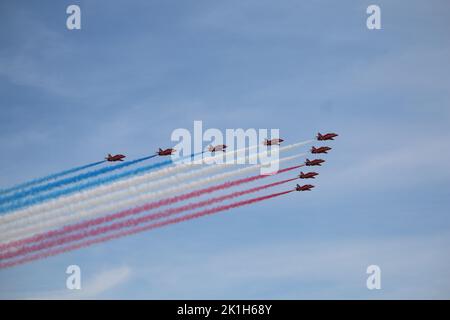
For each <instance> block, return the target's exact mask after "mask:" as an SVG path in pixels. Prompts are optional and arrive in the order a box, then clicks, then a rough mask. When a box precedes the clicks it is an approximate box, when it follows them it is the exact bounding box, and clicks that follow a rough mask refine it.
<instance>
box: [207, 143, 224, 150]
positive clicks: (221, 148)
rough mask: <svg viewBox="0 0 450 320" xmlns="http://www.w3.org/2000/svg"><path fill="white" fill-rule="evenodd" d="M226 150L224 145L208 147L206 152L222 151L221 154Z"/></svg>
mask: <svg viewBox="0 0 450 320" xmlns="http://www.w3.org/2000/svg"><path fill="white" fill-rule="evenodd" d="M226 148H227V146H226V145H224V144H219V145H217V146H215V147H213V146H211V145H210V146H209V147H208V151H209V152H216V151H223V152H225V149H226Z"/></svg>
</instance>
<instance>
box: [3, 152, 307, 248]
mask: <svg viewBox="0 0 450 320" xmlns="http://www.w3.org/2000/svg"><path fill="white" fill-rule="evenodd" d="M280 150H281V149H280ZM305 155H306V153H300V154H296V155H293V156H289V157H285V158H281V159H279V160H277V161H274V162H279V163H281V162H285V161H290V160H293V159H296V158H299V157H302V156H305ZM225 165H226V164H225ZM262 166H263V164H257V165H253V166H250V167H246V168H241V169H236V170H232V171H229V172H225V173H222V174H217V175H214V176H212V177H206V178H203V179H201V180H197V181H194V182H190V183H185V184H181V185H177V186H176V187H172V188H168V189H165V190H162V191H158V192H154V193H149V194H143V195H138V196H133V197H132V198H126V199H124V200H122V201H118V202H115V203H109V204H108V205H107V206H103V207H94V208H90V209H89V210H86V211H81V212H78V213H75V214H72V215H69V216H67V215H64V216H57V217H55V218H54V219H52V220H49V221H41V220H38V221H36V222H35V223H33V224H29V225H28V226H25V227H24V228H20V229H15V230H10V231H9V232H7V233H6V234H4V235H3V234H2V239H1V242H5V243H7V242H10V241H16V240H20V239H23V238H26V237H30V236H32V235H34V234H37V233H42V232H45V231H48V230H50V229H52V228H55V227H60V226H63V225H67V224H70V223H73V222H76V221H80V220H82V219H86V218H93V217H95V216H99V215H103V214H107V213H110V212H117V211H120V210H122V209H125V208H129V207H134V206H137V205H139V204H140V203H145V202H148V201H150V200H155V199H160V198H164V197H167V196H171V195H174V194H176V193H177V192H183V191H186V190H191V189H193V188H198V187H201V186H203V185H207V184H209V183H213V182H218V181H221V180H225V179H228V178H231V177H233V176H236V175H241V174H245V173H248V172H252V171H255V170H258V169H259V168H261V167H262ZM207 169H209V168H207ZM199 171H201V170H199Z"/></svg>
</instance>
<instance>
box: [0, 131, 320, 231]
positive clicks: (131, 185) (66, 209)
mask: <svg viewBox="0 0 450 320" xmlns="http://www.w3.org/2000/svg"><path fill="white" fill-rule="evenodd" d="M311 141H312V140H308V141H303V142H298V143H294V144H291V145H288V146H285V147H282V148H280V149H279V150H278V152H281V151H286V150H290V149H293V148H296V147H299V146H302V145H305V144H307V143H310V142H311ZM250 148H252V147H249V148H244V149H238V150H236V151H234V153H238V152H239V151H245V150H246V149H250ZM302 155H303V154H302ZM258 156H259V154H256V155H253V156H250V157H248V159H252V158H257V157H258ZM298 156H299V155H297V156H295V157H298ZM218 157H220V156H217V157H210V158H206V159H205V160H207V159H209V160H214V159H217V158H218ZM290 159H294V158H286V159H284V160H282V161H287V160H290ZM274 162H277V161H274ZM182 166H185V165H181V166H180V167H182ZM188 166H191V165H188ZM224 167H228V164H218V165H215V166H208V167H206V168H202V169H200V170H197V171H193V172H191V173H188V174H184V175H181V176H175V175H172V176H171V177H168V178H165V179H164V180H159V181H158V180H156V181H155V180H154V178H155V177H158V176H164V175H165V174H169V173H172V174H173V173H174V171H175V170H173V169H176V168H177V167H171V168H166V169H162V170H159V171H156V172H150V173H147V174H146V175H142V176H137V177H133V178H130V179H128V180H122V181H116V182H114V183H112V184H110V185H104V186H100V187H98V188H95V189H91V190H84V191H82V192H81V194H80V193H77V194H74V195H72V196H70V197H66V198H63V199H56V200H54V201H51V202H49V203H44V204H41V205H37V206H34V207H31V208H28V209H25V210H22V211H20V212H14V213H12V214H9V215H4V216H1V217H0V222H1V225H0V234H1V236H0V239H2V238H5V237H6V233H7V232H8V231H10V230H11V227H14V226H13V225H11V223H8V222H13V221H16V220H18V219H20V218H28V217H30V218H31V217H32V219H34V220H35V221H36V222H39V223H42V221H43V220H44V219H46V218H50V217H52V216H58V215H68V216H70V215H73V214H74V213H75V212H78V211H80V210H82V209H84V208H90V210H88V212H92V213H88V212H81V214H82V215H86V216H90V215H96V214H94V213H93V212H96V211H98V210H100V209H99V208H94V207H98V206H100V205H102V204H105V203H106V204H110V205H109V208H110V209H109V208H105V209H104V210H103V211H102V212H106V213H107V212H109V211H111V210H115V209H116V208H115V206H117V204H116V203H114V204H113V202H115V201H118V200H119V199H120V198H121V197H131V196H133V195H136V196H137V195H138V194H139V193H147V192H149V191H151V190H153V189H155V188H159V189H161V187H162V186H163V185H165V184H179V183H180V182H182V181H183V180H188V179H192V178H195V177H197V176H200V175H205V174H209V173H211V172H213V171H217V170H220V169H221V168H224ZM260 167H261V165H257V166H254V167H253V168H254V169H257V168H260ZM185 168H186V167H184V168H180V170H179V171H183V170H184V169H185ZM250 168H252V167H250ZM244 170H245V169H244ZM175 172H176V171H175ZM244 172H245V171H244ZM225 177H227V176H225ZM225 177H224V178H225ZM152 178H153V179H152ZM144 179H145V180H144ZM147 181H148V182H147ZM194 186H195V185H194ZM187 187H192V186H190V185H188V186H187ZM116 191H117V192H116ZM102 194H105V195H104V196H98V197H95V196H96V195H102ZM89 195H91V196H92V199H91V200H89V201H88V200H85V199H86V197H88V196H89ZM83 200H85V201H84V202H83ZM146 200H149V199H148V198H147V199H146ZM134 202H135V200H132V201H128V202H126V204H127V205H133V204H134ZM58 203H61V204H62V205H64V206H63V207H62V208H61V209H60V210H57V211H55V212H54V211H52V209H53V208H54V207H58V206H59V205H58ZM124 205H125V204H124ZM93 210H94V211H93ZM44 215H45V216H44ZM32 221H33V220H25V219H23V220H21V221H17V222H16V224H15V226H17V225H20V224H23V223H31V222H32ZM72 221H74V220H69V221H66V222H72ZM20 222H21V223H20ZM3 230H5V232H6V233H5V232H2V231H3Z"/></svg>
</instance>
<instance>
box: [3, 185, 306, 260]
mask: <svg viewBox="0 0 450 320" xmlns="http://www.w3.org/2000/svg"><path fill="white" fill-rule="evenodd" d="M296 179H298V178H297V177H295V178H291V179H286V180H281V181H278V182H274V183H270V184H266V185H262V186H259V187H254V188H251V189H247V190H243V191H237V192H234V193H231V194H227V195H223V196H219V197H215V198H211V199H208V200H204V201H201V202H197V203H190V204H187V205H184V206H181V207H178V208H169V209H167V210H164V211H161V212H157V213H153V214H149V215H145V216H143V217H139V218H131V219H128V220H125V221H120V222H116V223H113V224H110V225H107V226H103V227H98V228H95V229H90V230H83V231H81V232H79V233H75V234H69V235H66V236H63V237H61V238H57V239H54V240H51V239H50V240H49V241H43V242H41V243H38V244H35V245H31V246H23V247H21V248H18V249H17V250H12V251H8V252H4V253H2V254H0V260H2V259H10V258H14V257H17V256H20V255H25V254H29V253H32V252H34V251H40V250H44V249H48V248H51V247H55V246H60V245H63V244H66V243H68V242H73V241H79V240H82V239H84V238H88V237H95V236H98V235H101V234H104V233H107V232H111V231H117V230H120V229H122V228H128V227H133V226H136V225H139V224H142V223H145V222H149V221H152V220H156V219H161V218H166V217H169V216H171V215H174V214H178V213H181V212H184V211H187V210H194V209H198V208H201V207H204V206H207V205H212V204H217V203H219V202H222V201H225V200H228V199H233V198H236V197H240V196H243V195H246V194H249V193H254V192H258V191H261V190H264V189H268V188H272V187H275V186H279V185H281V184H284V183H287V182H291V181H294V180H296Z"/></svg>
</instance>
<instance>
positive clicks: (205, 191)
mask: <svg viewBox="0 0 450 320" xmlns="http://www.w3.org/2000/svg"><path fill="white" fill-rule="evenodd" d="M302 166H303V165H296V166H293V167H289V168H285V169H282V170H280V171H278V172H277V173H276V174H282V173H285V172H288V171H291V170H295V169H298V168H300V167H302ZM266 177H268V176H266V175H256V176H251V177H247V178H242V179H238V180H233V181H229V182H225V183H222V184H219V185H214V186H210V187H207V188H204V189H199V190H195V191H191V192H189V193H186V194H182V195H179V196H172V197H170V198H168V199H163V200H159V201H156V202H152V203H147V204H144V205H142V206H139V207H135V208H133V209H128V210H124V211H121V212H117V213H113V214H108V215H106V216H102V217H99V218H95V219H91V220H86V221H82V222H80V223H76V224H73V225H65V226H64V227H62V228H60V229H58V230H51V231H48V232H45V233H42V234H37V235H35V236H32V237H28V238H24V239H21V240H18V241H11V242H8V243H6V244H0V251H2V250H6V249H8V248H11V247H17V246H20V245H24V244H27V243H31V242H36V241H40V240H43V239H46V238H49V237H56V236H60V235H63V234H65V233H69V232H74V231H77V230H81V229H84V228H88V227H93V226H96V225H99V224H102V223H107V222H111V221H113V220H117V219H121V218H125V217H127V216H129V215H136V214H139V213H141V212H144V211H148V210H151V209H156V208H159V207H161V206H167V205H170V204H174V203H177V202H180V201H184V200H189V199H191V198H194V197H199V196H202V195H204V194H209V193H212V192H215V191H219V190H225V189H228V188H232V187H235V186H239V185H241V184H245V183H250V182H253V181H257V180H260V179H263V178H266ZM65 224H67V222H65ZM34 230H36V229H34ZM23 233H24V234H25V232H23ZM27 234H29V233H27Z"/></svg>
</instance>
